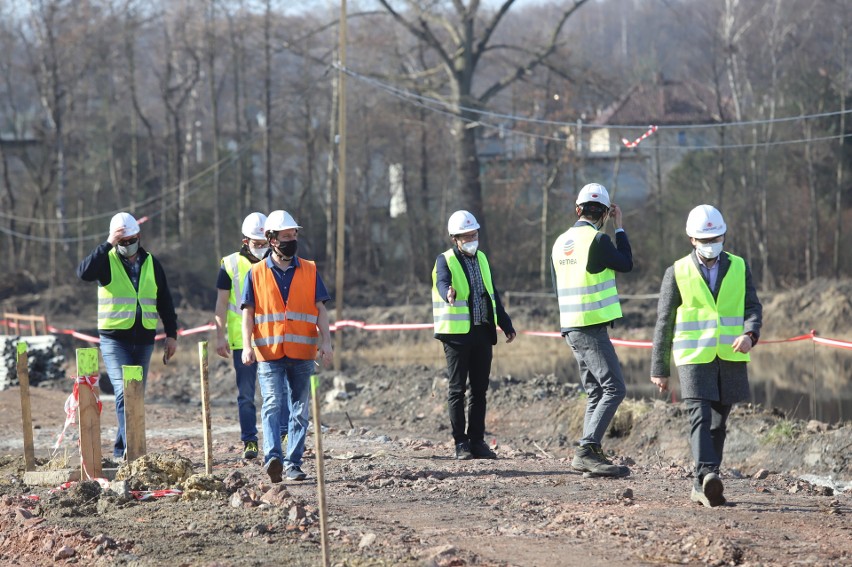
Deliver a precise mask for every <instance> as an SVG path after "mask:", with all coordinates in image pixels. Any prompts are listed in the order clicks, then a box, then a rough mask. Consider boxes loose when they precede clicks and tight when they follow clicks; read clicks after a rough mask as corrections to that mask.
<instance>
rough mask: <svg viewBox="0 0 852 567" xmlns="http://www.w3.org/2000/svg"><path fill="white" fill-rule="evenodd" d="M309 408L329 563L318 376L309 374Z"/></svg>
mask: <svg viewBox="0 0 852 567" xmlns="http://www.w3.org/2000/svg"><path fill="white" fill-rule="evenodd" d="M311 410H312V412H313V414H314V453H316V459H317V500H319V512H320V534H321V535H320V541H321V543H322V564H323V565H324V567H328V565H329V557H328V517H327V516H328V513H327V512H326V507H325V469H324V466H323V456H322V422H321V421H320V405H319V378H318V377H317V375H316V374H313V375H311Z"/></svg>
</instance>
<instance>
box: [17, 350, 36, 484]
mask: <svg viewBox="0 0 852 567" xmlns="http://www.w3.org/2000/svg"><path fill="white" fill-rule="evenodd" d="M28 360H29V358H28V356H27V343H25V342H24V341H18V360H17V363H18V383H19V384H20V385H21V424H22V425H23V428H24V429H23V431H24V466H25V469H26V470H28V471H34V470H35V448H34V446H33V418H32V412H31V411H30V370H29V367H28V366H27V362H28Z"/></svg>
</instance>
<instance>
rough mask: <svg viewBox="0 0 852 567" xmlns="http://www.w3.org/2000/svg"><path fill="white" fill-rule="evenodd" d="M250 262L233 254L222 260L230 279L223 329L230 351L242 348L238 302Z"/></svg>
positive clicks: (240, 317) (241, 321)
mask: <svg viewBox="0 0 852 567" xmlns="http://www.w3.org/2000/svg"><path fill="white" fill-rule="evenodd" d="M251 266H252V263H251V261H250V260H249V259H248V258H246V257H245V256H243V255H242V254H240V253H239V252H234V253H233V254H231V255H230V256H225V257H224V258H222V267H223V268H224V269H225V273H226V274H228V277H230V278H231V294H230V295H229V296H228V312H227V314H226V315H225V327H226V328H227V329H228V344H229V345H230V347H231V350H240V349H242V348H243V314H242V311H240V306H239V302H240V301H241V300H242V297H243V289H242V287H243V282H244V281H245V278H246V274H248V272H249V270H250V269H251Z"/></svg>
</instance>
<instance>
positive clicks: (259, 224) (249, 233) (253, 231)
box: [243, 213, 266, 240]
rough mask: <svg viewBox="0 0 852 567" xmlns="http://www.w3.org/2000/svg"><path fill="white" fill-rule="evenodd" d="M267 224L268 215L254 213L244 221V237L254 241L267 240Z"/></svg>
mask: <svg viewBox="0 0 852 567" xmlns="http://www.w3.org/2000/svg"><path fill="white" fill-rule="evenodd" d="M265 223H266V215H265V214H263V213H252V214H250V215H249V216H247V217H246V218H245V220H244V221H243V236H245V237H246V238H251V239H252V240H266V233H264V231H263V226H264V224H265Z"/></svg>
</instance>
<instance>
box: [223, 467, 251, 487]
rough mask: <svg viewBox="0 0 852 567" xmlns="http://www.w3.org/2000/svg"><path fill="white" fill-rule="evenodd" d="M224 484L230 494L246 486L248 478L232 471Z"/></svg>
mask: <svg viewBox="0 0 852 567" xmlns="http://www.w3.org/2000/svg"><path fill="white" fill-rule="evenodd" d="M222 482H223V483H224V485H225V490H227V491H228V492H236V491H237V489H238V488H242V487H244V486H245V485H246V478H245V477H244V476H243V475H242V474H241V473H240V471H231V472H229V473H228V476H226V477H225V480H224V481H222Z"/></svg>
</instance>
